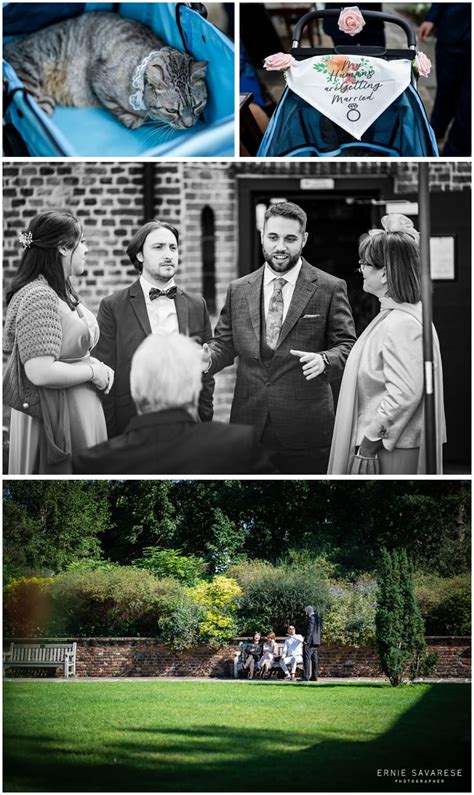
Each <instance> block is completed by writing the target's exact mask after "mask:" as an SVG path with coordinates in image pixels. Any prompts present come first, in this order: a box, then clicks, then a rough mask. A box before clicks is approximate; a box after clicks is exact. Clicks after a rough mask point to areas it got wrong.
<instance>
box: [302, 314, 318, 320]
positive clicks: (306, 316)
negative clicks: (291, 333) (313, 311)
mask: <svg viewBox="0 0 474 795" xmlns="http://www.w3.org/2000/svg"><path fill="white" fill-rule="evenodd" d="M313 317H321V315H303V317H302V318H301V320H305V319H311V318H313Z"/></svg>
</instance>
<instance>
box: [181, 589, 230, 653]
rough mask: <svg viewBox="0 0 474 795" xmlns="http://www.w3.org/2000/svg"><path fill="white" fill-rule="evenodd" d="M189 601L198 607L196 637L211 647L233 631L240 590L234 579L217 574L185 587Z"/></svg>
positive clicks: (219, 643)
mask: <svg viewBox="0 0 474 795" xmlns="http://www.w3.org/2000/svg"><path fill="white" fill-rule="evenodd" d="M189 595H190V597H191V599H192V600H193V602H194V603H195V604H196V605H198V606H200V607H201V608H202V618H201V622H200V625H199V638H200V639H201V640H202V642H204V643H207V644H209V646H211V648H219V647H220V646H222V645H224V644H225V643H227V642H228V641H229V640H231V639H232V638H233V637H234V635H235V634H236V632H237V622H236V613H237V600H238V599H239V597H240V596H241V595H242V590H241V588H240V587H239V585H238V584H237V582H236V581H235V580H234V579H232V578H230V577H224V576H223V575H217V576H216V577H214V578H213V579H212V580H209V581H208V582H201V583H199V584H198V585H196V586H195V587H194V588H191V589H190V590H189Z"/></svg>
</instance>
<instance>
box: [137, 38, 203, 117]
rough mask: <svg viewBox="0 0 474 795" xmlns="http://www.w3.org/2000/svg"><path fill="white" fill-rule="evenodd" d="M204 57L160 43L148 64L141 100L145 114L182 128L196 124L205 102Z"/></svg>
mask: <svg viewBox="0 0 474 795" xmlns="http://www.w3.org/2000/svg"><path fill="white" fill-rule="evenodd" d="M206 70H207V61H195V60H194V59H193V58H191V57H190V56H189V55H187V54H186V53H182V52H179V51H178V50H175V49H173V48H172V47H162V49H161V50H159V52H157V53H156V55H154V56H153V58H151V59H150V61H149V62H148V64H147V67H146V71H145V75H144V77H145V85H144V92H143V100H144V104H145V108H146V111H147V115H148V116H149V118H150V119H154V120H155V121H161V122H165V123H166V124H169V125H170V126H171V127H174V128H175V129H178V130H183V129H186V128H189V127H192V126H193V125H194V124H196V121H197V120H198V118H199V116H200V115H201V113H202V111H203V110H204V108H205V106H206V102H207V86H206V81H205V77H206Z"/></svg>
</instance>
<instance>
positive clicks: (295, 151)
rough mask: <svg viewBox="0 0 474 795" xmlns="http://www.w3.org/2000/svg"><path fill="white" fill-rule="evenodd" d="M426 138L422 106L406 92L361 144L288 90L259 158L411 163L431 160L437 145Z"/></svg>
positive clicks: (410, 91)
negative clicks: (428, 157) (388, 159)
mask: <svg viewBox="0 0 474 795" xmlns="http://www.w3.org/2000/svg"><path fill="white" fill-rule="evenodd" d="M420 116H422V117H423V123H421V122H420ZM430 132H431V129H430V127H429V124H428V120H427V119H426V114H425V110H424V108H423V105H422V103H421V100H420V98H419V96H418V94H417V92H416V91H415V89H413V88H412V87H411V86H409V87H408V88H407V90H406V91H405V92H404V93H403V94H402V95H401V96H400V97H399V98H398V99H397V100H396V101H395V102H394V103H393V104H392V105H391V106H390V108H388V109H387V110H386V111H384V113H382V115H381V116H379V118H378V119H377V120H376V121H375V122H374V124H372V125H371V127H369V129H368V130H367V131H366V132H365V133H364V135H363V136H362V140H361V141H355V140H354V138H353V137H352V136H350V135H349V133H347V132H345V130H343V129H342V128H341V127H338V126H337V125H336V124H334V122H332V121H331V120H330V119H328V118H327V117H326V116H323V115H322V114H321V113H319V112H318V111H316V110H315V109H314V108H313V107H312V106H311V105H309V104H308V103H307V102H305V100H304V99H301V97H298V96H297V95H296V94H295V93H293V91H290V89H288V88H287V89H286V90H285V92H284V94H283V97H282V98H281V100H280V104H279V106H278V108H277V110H276V111H275V114H274V116H273V118H272V122H271V124H270V125H269V127H268V129H267V132H266V134H265V136H264V138H263V140H262V143H261V146H260V149H259V153H258V154H259V156H267V157H271V156H279V157H285V156H286V157H304V156H315V157H337V156H349V154H354V155H355V156H357V157H362V156H364V155H366V156H383V155H384V154H385V155H387V156H391V157H399V156H407V157H410V156H413V157H414V156H417V155H419V152H420V151H423V152H424V151H426V150H428V151H429V153H430V154H431V152H432V150H433V146H435V145H436V144H435V142H433V140H431V138H430ZM349 148H350V150H351V151H350V152H349V151H348V150H349ZM346 150H347V151H346ZM435 151H436V150H435ZM356 153H357V154H356ZM433 153H434V152H433Z"/></svg>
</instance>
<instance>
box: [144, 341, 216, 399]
mask: <svg viewBox="0 0 474 795" xmlns="http://www.w3.org/2000/svg"><path fill="white" fill-rule="evenodd" d="M202 366H203V363H202V354H201V348H200V347H199V345H197V343H195V342H193V340H191V339H189V337H185V336H183V335H182V334H170V335H167V334H150V336H149V337H147V338H146V340H144V341H143V342H142V343H141V345H140V346H139V347H138V348H137V350H136V351H135V354H134V356H133V359H132V367H131V371H130V390H131V393H132V398H133V400H134V402H135V406H136V408H137V412H138V414H150V412H152V411H163V410H164V409H174V408H186V409H191V410H192V411H195V410H196V408H197V405H198V400H199V393H200V391H201V385H202V383H201V381H202Z"/></svg>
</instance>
